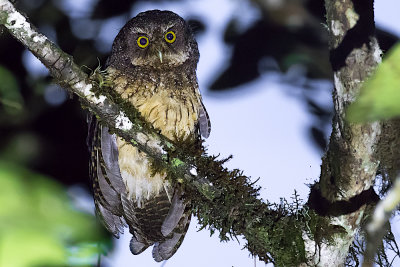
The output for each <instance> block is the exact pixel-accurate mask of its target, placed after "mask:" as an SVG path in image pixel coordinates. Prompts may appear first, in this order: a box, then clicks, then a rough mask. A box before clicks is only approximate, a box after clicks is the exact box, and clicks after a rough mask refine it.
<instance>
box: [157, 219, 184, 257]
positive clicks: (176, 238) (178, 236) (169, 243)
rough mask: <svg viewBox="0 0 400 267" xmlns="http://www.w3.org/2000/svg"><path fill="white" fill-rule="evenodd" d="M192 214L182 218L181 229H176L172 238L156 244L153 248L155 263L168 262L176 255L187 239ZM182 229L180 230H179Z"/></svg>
mask: <svg viewBox="0 0 400 267" xmlns="http://www.w3.org/2000/svg"><path fill="white" fill-rule="evenodd" d="M190 215H191V214H190V213H188V214H184V216H182V218H181V220H180V222H179V224H180V226H181V227H177V228H176V229H174V231H173V233H172V234H171V237H170V238H168V239H167V240H165V241H162V242H156V243H155V244H154V247H153V258H154V260H155V261H157V262H160V261H163V260H168V259H169V258H171V257H172V255H174V254H175V252H176V251H177V250H178V248H179V247H180V245H181V244H182V242H183V239H184V238H185V234H186V232H187V230H188V228H189V224H190ZM179 228H180V229H179Z"/></svg>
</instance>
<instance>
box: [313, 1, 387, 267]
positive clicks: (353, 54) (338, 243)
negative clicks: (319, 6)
mask: <svg viewBox="0 0 400 267" xmlns="http://www.w3.org/2000/svg"><path fill="white" fill-rule="evenodd" d="M325 8H326V18H327V26H328V33H329V49H330V60H331V64H332V68H333V71H334V87H335V88H334V91H333V101H334V108H335V115H334V118H333V122H332V123H333V125H332V128H333V129H332V134H331V138H330V143H329V148H328V150H327V152H326V154H325V155H324V157H323V161H322V166H321V177H320V181H319V183H318V184H316V185H315V186H314V187H313V192H314V194H315V195H318V197H319V198H320V199H323V200H324V201H325V203H326V204H325V205H320V204H321V203H310V205H311V206H312V207H314V208H315V209H316V210H317V212H318V213H319V214H321V215H325V216H328V218H329V220H330V224H331V225H333V226H336V227H338V228H342V229H344V234H340V235H336V236H335V237H334V242H331V243H330V244H327V243H323V244H321V245H318V244H315V240H308V242H307V241H306V244H307V245H306V247H307V248H308V251H307V252H308V256H309V258H310V259H311V262H310V263H309V264H310V265H313V264H315V265H317V266H330V267H332V266H343V265H344V262H345V259H346V256H347V254H348V249H349V247H350V245H351V244H352V242H353V238H354V236H355V234H356V232H357V231H358V229H359V226H360V222H361V219H362V217H363V215H364V212H365V208H366V204H367V202H368V200H369V199H368V198H369V197H368V196H372V195H373V192H372V188H371V186H372V185H373V182H374V179H375V174H376V171H377V168H378V165H379V161H378V160H377V157H376V153H375V151H376V146H377V144H378V141H379V139H380V135H381V126H382V124H381V123H380V122H374V123H369V124H363V125H361V124H353V123H349V122H347V121H346V119H345V112H346V108H347V107H348V106H349V104H351V103H352V102H354V100H355V98H356V96H357V95H358V93H359V89H360V86H361V85H362V83H363V82H364V81H365V80H366V79H367V78H368V77H369V76H370V75H371V74H372V73H373V71H374V70H375V68H376V66H377V65H378V64H379V63H380V62H381V50H380V48H379V45H378V42H377V40H376V38H375V37H374V30H375V25H374V13H373V1H372V0H325ZM361 196H365V197H361ZM360 200H361V201H360ZM338 203H343V204H345V205H337V204H338ZM346 207H347V208H346Z"/></svg>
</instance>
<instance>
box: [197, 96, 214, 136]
mask: <svg viewBox="0 0 400 267" xmlns="http://www.w3.org/2000/svg"><path fill="white" fill-rule="evenodd" d="M200 104H201V106H200V108H199V121H198V124H199V130H200V134H201V136H203V137H204V138H208V137H209V136H210V132H211V121H210V117H208V113H207V110H206V108H205V107H204V104H203V102H202V101H201V100H200Z"/></svg>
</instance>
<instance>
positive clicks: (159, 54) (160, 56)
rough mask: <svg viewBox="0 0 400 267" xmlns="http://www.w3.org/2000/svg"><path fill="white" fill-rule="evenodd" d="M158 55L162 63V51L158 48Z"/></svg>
mask: <svg viewBox="0 0 400 267" xmlns="http://www.w3.org/2000/svg"><path fill="white" fill-rule="evenodd" d="M158 57H159V59H160V61H161V63H162V60H163V55H162V52H161V51H160V50H158Z"/></svg>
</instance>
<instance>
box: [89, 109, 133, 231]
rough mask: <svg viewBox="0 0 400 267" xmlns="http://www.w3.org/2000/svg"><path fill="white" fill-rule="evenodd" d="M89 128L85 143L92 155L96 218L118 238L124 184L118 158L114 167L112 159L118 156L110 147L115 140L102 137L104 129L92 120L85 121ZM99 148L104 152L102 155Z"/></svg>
mask: <svg viewBox="0 0 400 267" xmlns="http://www.w3.org/2000/svg"><path fill="white" fill-rule="evenodd" d="M88 127H89V129H88V138H87V143H88V147H89V152H90V154H91V157H90V167H89V176H90V177H91V180H92V186H93V193H94V202H95V208H96V214H97V216H98V217H99V218H100V219H101V221H102V222H103V224H104V226H105V227H106V228H107V230H108V231H110V232H111V233H112V234H113V235H114V236H115V237H117V238H118V237H119V235H120V233H123V229H124V226H125V221H124V219H123V209H122V204H121V192H124V190H122V191H121V187H122V186H123V181H122V178H121V175H120V174H119V168H118V157H117V158H116V159H117V164H115V163H114V162H113V160H112V158H111V157H115V155H118V150H117V151H115V149H116V145H115V144H113V142H114V141H115V139H113V138H112V136H111V135H110V134H109V133H108V132H107V134H108V136H107V135H105V134H104V132H105V129H104V128H103V129H102V128H101V125H100V124H99V123H98V121H97V120H96V118H95V117H94V116H92V117H90V118H89V119H88ZM102 145H104V149H105V150H103V151H102ZM104 155H106V156H104ZM117 168H118V169H117Z"/></svg>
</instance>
